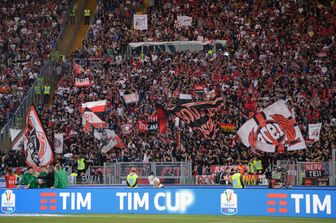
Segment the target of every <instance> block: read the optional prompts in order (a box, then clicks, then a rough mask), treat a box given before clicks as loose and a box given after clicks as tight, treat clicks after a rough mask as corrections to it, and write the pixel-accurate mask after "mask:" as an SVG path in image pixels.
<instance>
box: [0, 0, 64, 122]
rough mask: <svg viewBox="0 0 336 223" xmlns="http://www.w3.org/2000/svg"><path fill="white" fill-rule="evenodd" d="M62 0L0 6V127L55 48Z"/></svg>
mask: <svg viewBox="0 0 336 223" xmlns="http://www.w3.org/2000/svg"><path fill="white" fill-rule="evenodd" d="M69 3H70V1H65V0H43V1H32V0H6V1H2V2H1V6H0V17H1V21H0V24H1V26H0V63H1V65H0V80H1V83H0V127H2V126H3V125H4V124H5V123H6V121H8V120H9V118H10V117H11V116H12V115H13V113H14V112H15V109H16V108H17V107H18V105H19V104H20V102H21V101H22V99H23V98H24V97H25V95H26V93H27V92H28V90H29V89H30V88H31V86H32V84H33V83H34V81H35V80H36V78H37V76H38V74H39V72H40V70H41V68H42V66H43V64H44V62H45V61H46V60H47V59H48V55H49V53H50V52H51V51H52V50H53V49H54V48H55V46H56V41H57V38H58V36H59V34H60V32H61V30H62V27H63V24H64V19H65V16H66V14H67V9H68V4H69Z"/></svg>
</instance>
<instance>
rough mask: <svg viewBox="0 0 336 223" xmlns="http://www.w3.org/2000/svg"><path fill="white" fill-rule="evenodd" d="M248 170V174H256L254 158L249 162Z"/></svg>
mask: <svg viewBox="0 0 336 223" xmlns="http://www.w3.org/2000/svg"><path fill="white" fill-rule="evenodd" d="M247 172H248V174H254V172H255V166H254V162H253V160H252V159H251V160H250V162H249V163H248V164H247Z"/></svg>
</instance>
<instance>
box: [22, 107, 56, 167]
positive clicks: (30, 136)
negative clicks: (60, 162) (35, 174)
mask: <svg viewBox="0 0 336 223" xmlns="http://www.w3.org/2000/svg"><path fill="white" fill-rule="evenodd" d="M24 137H25V140H24V142H25V143H24V144H25V145H24V150H25V154H26V163H27V165H28V166H31V167H33V168H34V170H36V171H38V170H39V168H40V167H41V166H46V165H48V164H49V163H51V162H52V161H53V159H54V157H53V153H52V150H51V146H50V143H49V141H48V138H47V135H46V134H45V131H44V129H43V126H42V124H41V121H40V119H39V117H38V115H37V112H36V109H35V107H34V106H31V107H30V110H29V113H28V116H27V120H26V128H25V130H24Z"/></svg>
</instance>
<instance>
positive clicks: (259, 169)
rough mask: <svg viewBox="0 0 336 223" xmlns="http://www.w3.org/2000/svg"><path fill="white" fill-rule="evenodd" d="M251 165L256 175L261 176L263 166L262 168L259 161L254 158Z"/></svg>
mask: <svg viewBox="0 0 336 223" xmlns="http://www.w3.org/2000/svg"><path fill="white" fill-rule="evenodd" d="M253 164H254V167H255V171H256V172H257V174H262V173H263V166H262V162H261V159H259V158H257V157H254V160H253Z"/></svg>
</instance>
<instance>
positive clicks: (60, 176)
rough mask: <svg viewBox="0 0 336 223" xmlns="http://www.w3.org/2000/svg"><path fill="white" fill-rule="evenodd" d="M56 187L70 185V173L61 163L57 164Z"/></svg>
mask: <svg viewBox="0 0 336 223" xmlns="http://www.w3.org/2000/svg"><path fill="white" fill-rule="evenodd" d="M54 187H55V188H67V187H68V175H67V172H66V171H65V170H63V168H62V166H61V164H59V163H58V164H56V166H55V183H54Z"/></svg>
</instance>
